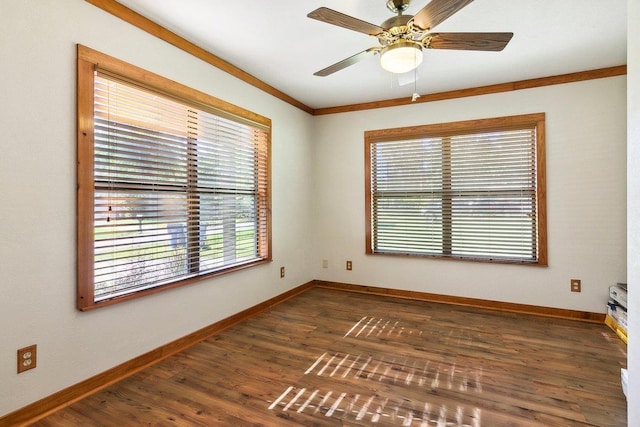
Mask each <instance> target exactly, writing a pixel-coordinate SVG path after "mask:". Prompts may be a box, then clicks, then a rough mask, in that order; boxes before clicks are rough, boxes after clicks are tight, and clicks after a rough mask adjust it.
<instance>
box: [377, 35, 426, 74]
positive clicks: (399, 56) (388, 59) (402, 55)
mask: <svg viewBox="0 0 640 427" xmlns="http://www.w3.org/2000/svg"><path fill="white" fill-rule="evenodd" d="M421 63H422V46H420V44H418V43H415V42H410V41H405V40H400V41H397V42H395V43H393V44H390V45H389V46H387V47H385V48H384V49H382V53H381V54H380V65H381V66H382V68H384V69H385V70H387V71H389V72H390V73H395V74H402V73H406V72H408V71H411V70H413V69H415V68H417V67H418V66H419V65H420V64H421Z"/></svg>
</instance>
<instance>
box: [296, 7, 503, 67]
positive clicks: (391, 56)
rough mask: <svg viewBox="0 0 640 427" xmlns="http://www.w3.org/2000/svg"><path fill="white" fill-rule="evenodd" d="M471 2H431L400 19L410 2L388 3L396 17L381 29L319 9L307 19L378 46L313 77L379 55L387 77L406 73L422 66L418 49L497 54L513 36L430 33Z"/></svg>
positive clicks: (323, 8) (332, 11)
mask: <svg viewBox="0 0 640 427" xmlns="http://www.w3.org/2000/svg"><path fill="white" fill-rule="evenodd" d="M472 1H473V0H431V2H430V3H429V4H427V5H426V6H425V7H423V8H422V9H421V10H420V11H419V12H418V13H416V14H415V16H412V15H403V14H402V12H404V11H405V10H407V8H408V7H409V3H410V2H411V0H388V1H387V8H388V9H389V10H390V11H391V12H392V13H395V14H397V15H396V16H394V17H392V18H389V19H387V20H386V21H384V22H383V23H382V24H381V25H379V26H378V25H375V24H370V23H369V22H365V21H362V20H360V19H358V18H354V17H352V16H349V15H345V14H343V13H340V12H337V11H335V10H332V9H329V8H326V7H321V8H318V9H316V10H314V11H313V12H311V13H309V14H308V15H307V16H308V17H309V18H312V19H316V20H318V21H322V22H326V23H328V24H333V25H337V26H338V27H343V28H347V29H349V30H353V31H358V32H360V33H365V34H368V35H370V36H373V37H376V38H377V39H378V42H379V43H380V46H374V47H370V48H369V49H366V50H363V51H362V52H360V53H356V54H355V55H353V56H350V57H348V58H346V59H343V60H342V61H340V62H337V63H335V64H333V65H330V66H329V67H327V68H324V69H322V70H320V71H317V72H316V73H314V75H316V76H322V77H324V76H328V75H330V74H333V73H335V72H336V71H340V70H342V69H344V68H346V67H348V66H350V65H353V64H355V63H356V62H359V61H362V60H363V59H366V58H368V57H370V56H373V55H376V54H380V65H381V66H382V68H384V69H385V70H387V71H389V72H391V73H397V74H401V73H406V72H408V71H411V70H413V69H415V68H416V67H418V65H420V63H422V49H459V50H484V51H501V50H502V49H504V47H505V46H506V45H507V43H509V40H511V37H513V33H432V32H431V29H432V28H433V27H435V26H436V25H438V24H440V23H441V22H442V21H444V20H445V19H447V18H449V17H450V16H451V15H453V14H454V13H456V12H457V11H459V10H460V9H462V8H463V7H465V6H467V5H468V4H469V3H471V2H472Z"/></svg>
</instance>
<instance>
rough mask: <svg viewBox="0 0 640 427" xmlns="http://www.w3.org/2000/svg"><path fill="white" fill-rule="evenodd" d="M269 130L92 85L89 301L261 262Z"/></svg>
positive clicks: (128, 88) (111, 81)
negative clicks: (90, 282)
mask: <svg viewBox="0 0 640 427" xmlns="http://www.w3.org/2000/svg"><path fill="white" fill-rule="evenodd" d="M268 139H269V132H268V130H267V129H264V128H263V127H261V126H253V125H251V124H247V123H246V122H245V121H243V120H233V118H232V117H231V118H230V117H228V115H224V114H215V111H214V112H211V111H208V110H205V109H200V108H194V107H193V106H192V105H190V104H189V103H185V102H183V101H179V100H175V99H173V98H171V97H169V96H166V95H164V94H162V93H158V92H154V91H152V90H150V89H147V88H144V87H140V86H137V85H135V84H132V83H129V82H126V81H122V80H119V79H117V78H113V77H111V76H110V75H103V74H96V76H95V80H94V155H93V162H94V212H93V226H94V263H93V264H94V265H93V290H94V295H93V297H94V302H100V301H103V300H106V299H112V298H116V297H120V296H123V295H128V294H131V293H135V292H138V291H141V290H146V289H151V288H157V287H160V286H163V285H167V284H172V283H176V282H179V281H183V280H187V279H191V278H194V277H197V276H202V275H207V274H210V273H215V272H221V271H224V270H228V269H233V268H237V267H238V266H242V265H247V264H251V263H255V262H257V261H261V260H264V259H266V258H267V257H268V256H269V255H268V239H269V236H268V230H269V224H268V219H269V214H268V209H269V206H268V190H269V189H268V185H269V153H268V147H269V144H268Z"/></svg>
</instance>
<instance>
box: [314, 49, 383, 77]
mask: <svg viewBox="0 0 640 427" xmlns="http://www.w3.org/2000/svg"><path fill="white" fill-rule="evenodd" d="M379 51H380V47H370V48H369V49H367V50H363V51H362V52H360V53H356V54H355V55H353V56H350V57H348V58H347V59H343V60H342V61H340V62H336V63H335V64H333V65H330V66H328V67H327V68H324V69H322V70H320V71H317V72H315V73H313V75H314V76H320V77H326V76H328V75H329V74H333V73H335V72H336V71H340V70H342V69H343V68H347V67H348V66H350V65H353V64H355V63H356V62H360V61H362V60H363V59H366V58H367V57H369V56H372V55H375V54H376V53H378V52H379Z"/></svg>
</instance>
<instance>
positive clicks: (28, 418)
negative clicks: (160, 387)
mask: <svg viewBox="0 0 640 427" xmlns="http://www.w3.org/2000/svg"><path fill="white" fill-rule="evenodd" d="M313 286H314V282H313V281H311V282H307V283H305V284H303V285H300V286H298V287H296V288H294V289H291V290H289V291H287V292H284V293H282V294H280V295H277V296H275V297H273V298H270V299H268V300H266V301H264V302H261V303H259V304H256V305H254V306H253V307H250V308H248V309H246V310H243V311H241V312H239V313H236V314H233V315H231V316H229V317H227V318H224V319H222V320H220V321H218V322H216V323H213V324H211V325H209V326H206V327H204V328H202V329H199V330H197V331H195V332H193V333H191V334H189V335H186V336H184V337H182V338H178V339H177V340H175V341H172V342H170V343H168V344H165V345H163V346H160V347H158V348H156V349H154V350H151V351H149V352H147V353H145V354H143V355H140V356H138V357H136V358H134V359H131V360H129V361H127V362H124V363H121V364H120V365H118V366H115V367H113V368H111V369H108V370H106V371H104V372H102V373H100V374H97V375H94V376H93V377H91V378H88V379H86V380H84V381H81V382H79V383H77V384H74V385H72V386H70V387H67V388H65V389H63V390H60V391H59V392H57V393H54V394H52V395H50V396H47V397H45V398H43V399H41V400H38V401H37V402H34V403H32V404H30V405H27V406H25V407H23V408H21V409H18V410H17V411H14V412H11V413H9V414H7V415H5V416H3V417H0V426H16V427H17V426H26V425H29V424H31V423H34V422H36V421H38V420H40V419H42V418H44V417H46V416H47V415H49V414H51V413H53V412H55V411H58V410H60V409H62V408H64V407H66V406H69V405H71V404H72V403H74V402H76V401H78V400H80V399H82V398H84V397H86V396H88V395H90V394H92V393H95V392H96V391H98V390H100V389H102V388H104V387H107V386H108V385H110V384H113V383H115V382H118V381H120V380H122V379H123V378H126V377H128V376H131V375H133V374H135V373H136V372H139V371H140V370H142V369H144V368H146V367H148V366H151V365H153V364H154V363H157V362H159V361H161V360H163V359H166V358H167V357H169V356H171V355H173V354H176V353H178V352H180V351H182V350H184V349H186V348H189V347H191V346H192V345H194V344H197V343H199V342H200V341H203V340H205V339H207V338H209V337H211V336H213V335H216V334H219V333H221V332H223V331H224V330H225V329H228V328H230V327H232V326H234V325H236V324H238V323H240V322H242V321H244V320H247V319H249V318H251V317H253V316H256V315H257V314H259V313H261V312H263V311H265V310H268V309H270V308H271V307H273V306H275V305H277V304H280V303H282V302H284V301H286V300H288V299H290V298H293V297H294V296H296V295H298V294H300V293H302V292H305V291H306V290H308V289H311V288H312V287H313Z"/></svg>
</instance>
